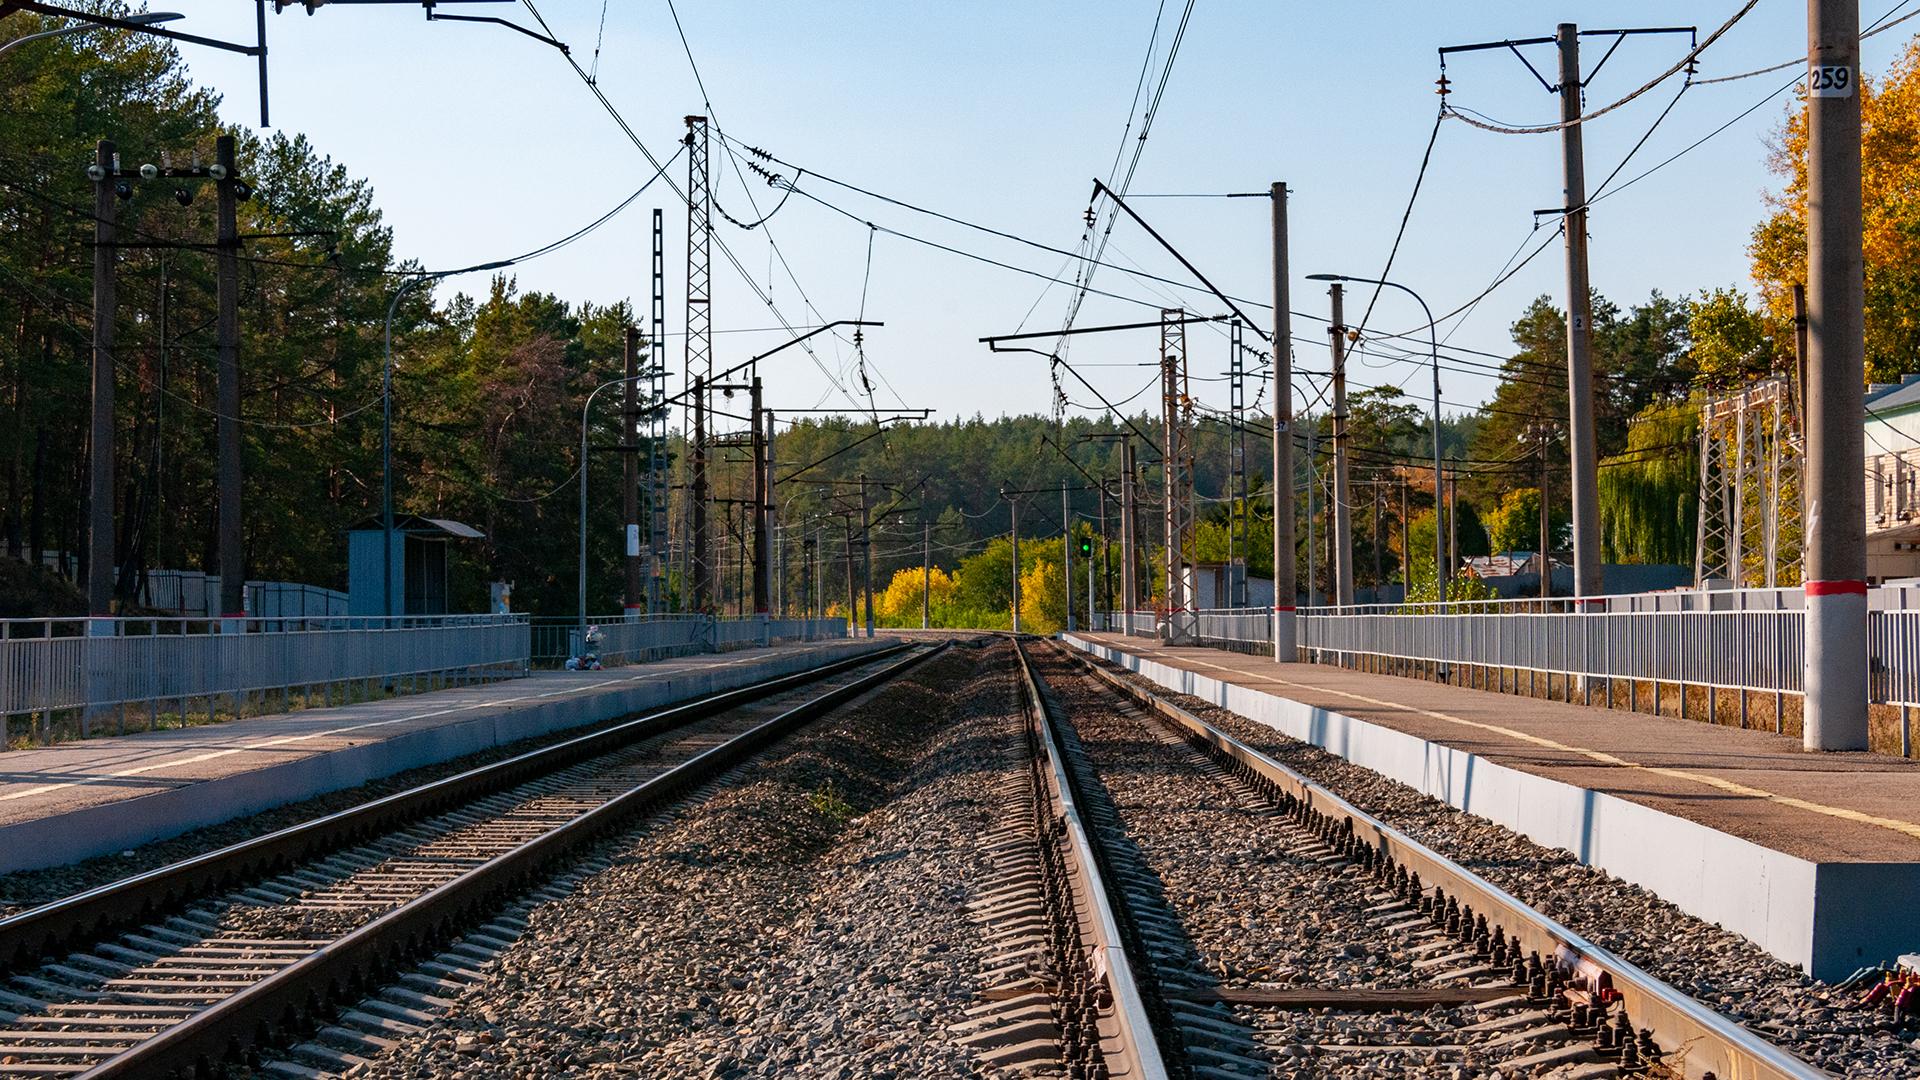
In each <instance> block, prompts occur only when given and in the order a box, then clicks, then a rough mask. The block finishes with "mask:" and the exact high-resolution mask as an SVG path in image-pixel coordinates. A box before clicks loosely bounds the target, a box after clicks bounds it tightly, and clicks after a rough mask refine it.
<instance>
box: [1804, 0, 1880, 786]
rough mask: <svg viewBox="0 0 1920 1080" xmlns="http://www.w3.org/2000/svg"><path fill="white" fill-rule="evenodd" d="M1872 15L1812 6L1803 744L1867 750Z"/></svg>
mask: <svg viewBox="0 0 1920 1080" xmlns="http://www.w3.org/2000/svg"><path fill="white" fill-rule="evenodd" d="M1859 81H1860V8H1859V3H1858V0H1808V4H1807V320H1808V330H1809V333H1808V335H1807V386H1806V397H1807V472H1806V477H1807V479H1806V535H1807V574H1806V586H1805V588H1806V601H1807V622H1806V635H1807V637H1806V645H1807V647H1806V669H1805V680H1804V683H1803V689H1804V690H1805V691H1806V706H1805V709H1804V711H1803V713H1802V716H1803V727H1802V733H1801V738H1802V744H1803V745H1804V746H1805V747H1806V748H1807V749H1808V750H1864V749H1866V748H1867V544H1866V525H1867V508H1866V491H1865V488H1864V486H1863V485H1862V484H1861V482H1860V468H1861V462H1862V461H1863V460H1865V456H1866V431H1865V419H1866V385H1865V384H1866V377H1865V370H1866V345H1865V339H1864V325H1865V306H1866V297H1865V285H1864V276H1863V275H1864V272H1865V271H1864V262H1865V260H1864V256H1863V255H1862V253H1861V223H1860V94H1859Z"/></svg>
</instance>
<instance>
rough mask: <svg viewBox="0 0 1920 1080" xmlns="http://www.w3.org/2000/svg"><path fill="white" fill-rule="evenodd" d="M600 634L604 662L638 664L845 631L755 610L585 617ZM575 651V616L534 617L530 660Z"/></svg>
mask: <svg viewBox="0 0 1920 1080" xmlns="http://www.w3.org/2000/svg"><path fill="white" fill-rule="evenodd" d="M588 625H589V626H591V627H593V628H594V629H595V630H596V631H597V632H598V633H599V636H600V645H599V651H598V655H599V657H600V663H601V664H602V665H603V666H605V667H620V666H622V665H626V664H640V663H646V662H648V661H652V660H661V659H665V658H667V657H672V656H691V655H693V654H695V653H702V652H709V651H726V650H729V649H741V648H751V647H753V646H758V645H771V644H773V643H775V642H781V641H818V640H824V639H830V638H831V639H838V638H845V637H846V636H847V623H846V620H844V619H782V618H768V617H761V616H758V615H748V616H744V617H726V618H717V617H714V616H710V615H638V616H633V617H630V618H629V617H625V616H620V615H609V616H607V617H606V618H605V619H600V620H589V622H588ZM578 655H580V622H579V620H578V619H567V618H551V619H546V618H543V619H535V620H534V622H533V657H532V658H533V663H534V664H536V665H538V666H542V667H559V666H561V665H563V664H565V663H566V661H567V659H568V658H569V657H574V656H578Z"/></svg>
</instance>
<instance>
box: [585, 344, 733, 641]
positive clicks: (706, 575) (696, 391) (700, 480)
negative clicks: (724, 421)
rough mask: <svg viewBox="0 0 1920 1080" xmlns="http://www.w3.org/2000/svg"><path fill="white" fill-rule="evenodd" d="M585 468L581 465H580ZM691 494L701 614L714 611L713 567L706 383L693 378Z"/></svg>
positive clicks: (695, 577)
mask: <svg viewBox="0 0 1920 1080" xmlns="http://www.w3.org/2000/svg"><path fill="white" fill-rule="evenodd" d="M582 467H584V463H582ZM692 486H693V492H692V499H691V503H690V505H689V507H688V510H689V514H690V517H691V521H690V522H689V532H691V534H692V540H693V551H692V552H691V554H690V555H689V557H688V561H690V562H691V563H692V564H693V610H694V611H696V612H699V613H702V614H706V613H709V612H711V610H712V607H713V566H712V564H711V563H710V562H709V561H708V556H709V552H708V549H707V380H706V377H705V376H704V375H695V376H694V377H693V485H692Z"/></svg>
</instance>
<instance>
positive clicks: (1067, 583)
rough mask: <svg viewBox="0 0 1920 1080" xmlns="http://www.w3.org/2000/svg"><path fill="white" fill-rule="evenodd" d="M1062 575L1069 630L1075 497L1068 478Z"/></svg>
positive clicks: (1071, 623) (1063, 508) (1064, 487)
mask: <svg viewBox="0 0 1920 1080" xmlns="http://www.w3.org/2000/svg"><path fill="white" fill-rule="evenodd" d="M1060 577H1061V581H1062V584H1063V586H1064V587H1065V589H1066V595H1067V630H1068V631H1069V632H1072V630H1073V629H1074V621H1073V499H1072V496H1070V495H1068V494H1067V482H1066V480H1064V479H1063V480H1061V481H1060Z"/></svg>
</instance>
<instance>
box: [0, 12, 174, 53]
mask: <svg viewBox="0 0 1920 1080" xmlns="http://www.w3.org/2000/svg"><path fill="white" fill-rule="evenodd" d="M184 18H186V16H185V15H182V14H180V13H179V12H177V11H149V12H146V13H144V14H140V15H128V16H127V17H126V18H124V19H122V20H121V21H122V22H130V23H133V24H135V25H138V26H152V25H154V24H155V23H163V22H173V21H174V20H175V19H184ZM104 29H106V27H103V26H101V25H99V24H97V23H81V24H79V25H78V26H63V27H61V28H60V29H58V30H42V31H40V32H39V33H37V34H27V35H25V36H24V37H17V38H14V39H13V40H12V41H9V42H7V43H6V44H5V45H0V53H4V52H7V51H9V50H11V49H13V48H14V47H15V46H18V45H25V44H26V43H27V42H29V41H42V40H44V39H46V38H56V37H66V36H67V35H68V34H80V33H85V32H86V31H88V30H104Z"/></svg>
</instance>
